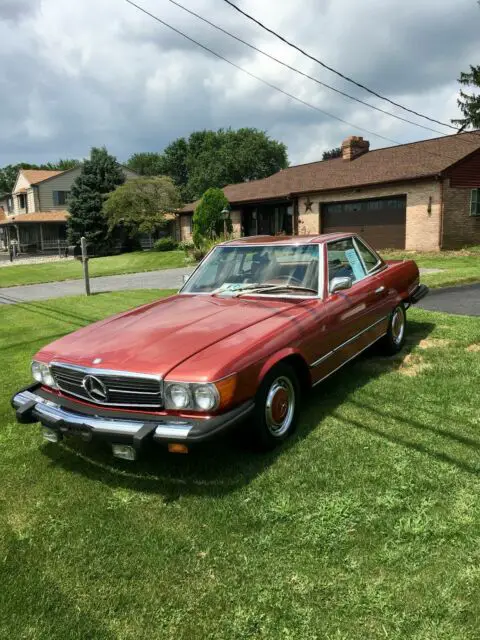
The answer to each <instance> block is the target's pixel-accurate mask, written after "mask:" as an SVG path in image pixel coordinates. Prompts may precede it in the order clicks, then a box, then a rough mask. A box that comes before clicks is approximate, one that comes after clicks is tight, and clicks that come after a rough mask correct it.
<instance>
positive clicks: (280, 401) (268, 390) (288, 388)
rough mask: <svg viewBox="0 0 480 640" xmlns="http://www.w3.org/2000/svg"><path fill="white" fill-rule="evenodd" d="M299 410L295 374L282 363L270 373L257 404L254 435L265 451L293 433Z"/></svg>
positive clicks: (258, 394)
mask: <svg viewBox="0 0 480 640" xmlns="http://www.w3.org/2000/svg"><path fill="white" fill-rule="evenodd" d="M299 410H300V384H299V381H298V377H297V374H296V373H295V370H294V369H293V368H292V367H290V366H289V365H288V364H283V363H280V364H278V365H276V366H275V367H273V368H272V369H271V371H269V372H268V373H267V375H266V376H265V378H264V379H263V382H262V384H261V385H260V387H259V389H258V391H257V396H256V400H255V411H254V415H253V419H254V423H253V435H254V439H255V442H256V443H257V444H258V445H259V446H260V447H261V448H262V449H273V448H274V447H276V446H277V445H279V444H280V443H282V442H283V441H284V440H285V439H286V438H288V436H289V435H291V434H292V433H293V431H294V430H295V427H296V424H297V418H298V413H299Z"/></svg>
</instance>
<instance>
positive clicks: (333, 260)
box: [327, 238, 366, 285]
mask: <svg viewBox="0 0 480 640" xmlns="http://www.w3.org/2000/svg"><path fill="white" fill-rule="evenodd" d="M327 256H328V283H329V285H330V283H331V282H332V280H333V278H351V279H352V280H353V282H356V281H357V280H361V279H362V278H364V277H365V275H366V274H365V269H364V267H363V264H362V261H361V260H360V257H359V255H358V253H357V251H356V249H355V246H354V244H353V240H352V238H346V239H345V240H337V241H336V242H330V243H329V244H328V245H327Z"/></svg>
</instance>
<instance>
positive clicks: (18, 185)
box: [12, 172, 33, 216]
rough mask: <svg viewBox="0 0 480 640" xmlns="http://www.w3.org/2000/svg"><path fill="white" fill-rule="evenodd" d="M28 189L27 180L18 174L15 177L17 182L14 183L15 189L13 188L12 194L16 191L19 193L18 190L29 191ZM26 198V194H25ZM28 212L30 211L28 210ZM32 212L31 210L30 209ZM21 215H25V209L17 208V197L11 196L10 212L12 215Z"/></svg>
mask: <svg viewBox="0 0 480 640" xmlns="http://www.w3.org/2000/svg"><path fill="white" fill-rule="evenodd" d="M29 187H30V183H29V182H28V180H27V179H26V178H25V176H24V175H23V173H21V172H20V173H19V174H18V176H17V181H16V182H15V187H14V188H13V193H14V194H15V193H16V192H17V191H20V189H29ZM26 195H27V197H28V193H27V194H26ZM29 211H30V209H29ZM32 211H33V209H32ZM22 213H27V209H26V208H23V209H21V208H20V206H19V198H18V195H13V211H12V215H15V216H16V215H20V214H22Z"/></svg>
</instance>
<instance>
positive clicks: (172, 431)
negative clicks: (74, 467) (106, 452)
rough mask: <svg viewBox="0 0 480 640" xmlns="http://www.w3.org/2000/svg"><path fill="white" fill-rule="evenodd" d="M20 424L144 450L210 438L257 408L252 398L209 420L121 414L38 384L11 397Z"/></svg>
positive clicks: (232, 425)
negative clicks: (150, 445) (149, 446)
mask: <svg viewBox="0 0 480 640" xmlns="http://www.w3.org/2000/svg"><path fill="white" fill-rule="evenodd" d="M11 404H12V407H13V408H14V409H15V411H16V417H17V421H18V422H20V423H30V422H40V423H41V424H42V425H43V426H45V427H47V428H49V429H52V430H53V431H55V432H56V434H57V436H58V438H59V439H61V438H62V437H63V436H64V435H77V436H81V437H82V438H83V439H85V440H92V439H97V440H104V441H107V442H110V443H112V444H113V443H116V444H127V445H131V446H132V447H134V448H135V450H137V451H140V450H141V449H142V448H144V447H145V446H146V445H147V444H148V443H151V442H157V443H160V444H161V443H165V444H169V443H184V444H193V443H197V442H202V441H205V440H209V439H210V438H213V437H214V436H216V435H218V434H220V433H221V432H223V431H225V430H227V429H229V428H231V427H234V426H236V425H237V424H239V423H240V422H242V421H243V420H244V419H245V418H247V417H248V416H249V415H250V413H251V412H252V410H253V406H254V403H253V401H248V402H246V403H244V404H242V405H240V406H239V407H236V408H235V409H232V410H231V411H228V412H227V413H224V414H222V415H219V416H215V417H213V418H208V419H201V418H200V419H195V418H194V419H191V418H188V419H186V418H179V417H176V416H158V417H157V416H152V415H149V414H143V415H142V414H141V415H139V414H136V413H128V412H122V414H121V415H120V416H119V415H118V412H117V415H116V416H115V413H114V412H113V411H111V410H106V409H105V410H104V409H100V408H98V409H97V408H95V409H94V410H93V409H92V408H91V407H86V406H84V405H78V403H74V402H72V401H69V400H67V399H63V398H62V399H60V398H57V397H56V396H55V395H54V394H50V393H48V392H47V391H45V390H44V389H41V385H40V384H34V385H32V386H30V387H27V388H26V389H23V390H21V391H19V392H18V393H16V394H15V395H14V396H13V398H12V400H11Z"/></svg>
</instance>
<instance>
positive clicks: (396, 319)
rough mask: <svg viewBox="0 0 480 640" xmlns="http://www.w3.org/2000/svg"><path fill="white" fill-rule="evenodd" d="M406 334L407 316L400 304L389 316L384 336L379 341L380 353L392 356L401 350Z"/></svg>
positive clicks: (402, 305)
mask: <svg viewBox="0 0 480 640" xmlns="http://www.w3.org/2000/svg"><path fill="white" fill-rule="evenodd" d="M406 332H407V314H406V311H405V305H404V304H403V302H402V303H400V304H399V305H398V306H396V307H395V309H394V310H393V311H392V313H391V314H390V318H389V320H388V330H387V333H386V335H385V336H384V337H383V338H382V339H381V340H380V341H379V343H378V345H379V347H380V351H381V353H383V354H384V355H386V356H393V355H395V354H396V353H398V352H399V351H401V350H402V349H403V346H404V344H405V334H406Z"/></svg>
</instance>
